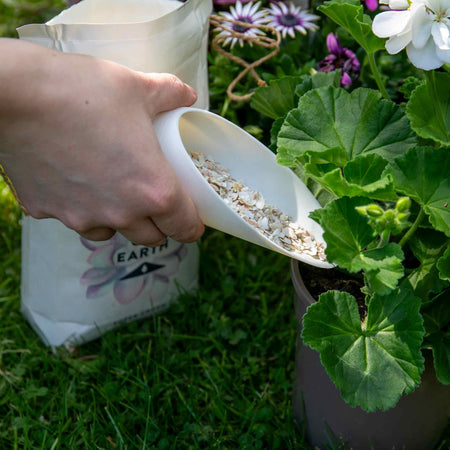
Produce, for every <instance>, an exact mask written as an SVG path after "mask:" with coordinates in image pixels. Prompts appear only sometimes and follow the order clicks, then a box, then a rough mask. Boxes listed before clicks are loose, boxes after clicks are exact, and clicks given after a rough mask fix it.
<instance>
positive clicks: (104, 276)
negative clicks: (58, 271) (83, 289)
mask: <svg viewBox="0 0 450 450" xmlns="http://www.w3.org/2000/svg"><path fill="white" fill-rule="evenodd" d="M119 272H120V271H119V270H117V269H116V268H115V267H112V268H108V267H106V268H97V267H93V268H92V269H89V270H86V272H84V273H83V275H82V276H81V278H80V283H81V284H82V285H88V284H92V285H99V284H104V283H107V282H108V281H111V280H112V279H113V278H114V277H116V276H117V274H118V273H119Z"/></svg>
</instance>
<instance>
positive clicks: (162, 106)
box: [141, 73, 197, 117]
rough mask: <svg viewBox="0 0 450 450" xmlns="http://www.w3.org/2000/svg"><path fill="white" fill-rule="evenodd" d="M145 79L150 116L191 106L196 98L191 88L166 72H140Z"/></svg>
mask: <svg viewBox="0 0 450 450" xmlns="http://www.w3.org/2000/svg"><path fill="white" fill-rule="evenodd" d="M141 76H142V77H144V80H145V89H146V94H147V105H148V111H149V113H150V115H151V116H152V117H154V116H155V115H156V114H158V113H160V112H163V111H170V110H172V109H175V108H180V107H182V106H191V105H192V104H193V103H195V101H196V100H197V94H196V92H195V90H194V89H193V88H191V87H190V86H188V85H187V84H185V83H183V82H182V81H181V80H180V79H179V78H178V77H176V76H175V75H171V74H168V73H151V74H141Z"/></svg>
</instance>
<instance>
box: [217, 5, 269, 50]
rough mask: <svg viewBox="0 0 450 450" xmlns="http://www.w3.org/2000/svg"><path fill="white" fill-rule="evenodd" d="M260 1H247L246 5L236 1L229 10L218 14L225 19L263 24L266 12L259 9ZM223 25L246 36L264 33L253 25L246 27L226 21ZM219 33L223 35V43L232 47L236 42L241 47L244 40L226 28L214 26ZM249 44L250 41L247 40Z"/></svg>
mask: <svg viewBox="0 0 450 450" xmlns="http://www.w3.org/2000/svg"><path fill="white" fill-rule="evenodd" d="M260 5H261V3H260V2H258V3H255V4H253V2H249V3H247V4H246V5H244V6H243V5H242V3H241V2H240V1H238V2H236V5H235V6H231V8H230V12H220V13H219V14H220V15H221V16H223V17H225V18H227V19H230V20H237V21H239V22H244V23H248V24H251V25H264V23H265V21H264V16H265V15H266V14H267V11H266V10H260V9H259V7H260ZM224 25H225V26H226V27H227V28H229V29H230V30H233V31H237V32H238V33H241V34H245V35H246V36H253V37H256V36H261V35H264V34H265V33H264V32H263V31H262V30H260V29H258V28H254V27H246V26H243V25H238V24H235V23H231V22H230V23H227V22H225V23H224ZM219 30H220V33H219V34H218V36H221V37H224V38H225V39H224V41H223V45H228V44H230V45H231V48H233V47H234V46H235V45H236V43H237V42H239V44H240V45H241V47H242V46H243V45H244V40H243V39H239V38H238V37H236V36H233V35H232V33H231V32H230V31H228V30H222V29H221V28H216V31H219ZM249 43H250V45H251V42H249Z"/></svg>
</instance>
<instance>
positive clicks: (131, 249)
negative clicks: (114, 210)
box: [80, 233, 187, 305]
mask: <svg viewBox="0 0 450 450" xmlns="http://www.w3.org/2000/svg"><path fill="white" fill-rule="evenodd" d="M80 240H81V243H82V244H83V246H84V247H86V248H87V249H88V250H90V251H91V254H90V255H89V257H88V259H87V262H88V263H89V264H91V265H92V267H91V268H90V269H88V270H86V271H85V272H84V273H83V275H82V276H81V278H80V283H81V284H82V285H85V286H87V289H86V298H98V297H102V296H104V295H106V294H110V293H111V291H112V293H113V294H114V297H115V299H116V300H117V301H118V302H119V303H121V304H123V305H126V304H128V303H131V302H132V301H133V300H136V299H137V298H138V297H139V295H140V294H141V293H142V292H143V291H144V289H145V288H146V287H148V286H149V284H150V283H154V282H159V283H162V284H163V285H165V288H164V289H163V290H167V288H168V286H169V282H170V277H171V276H172V275H174V274H175V273H177V271H178V268H179V265H180V263H181V261H182V260H183V259H184V258H185V256H186V254H187V248H186V245H185V244H178V243H175V244H176V247H175V248H173V249H172V248H169V247H172V246H173V243H174V241H171V243H170V244H172V245H169V241H166V242H165V243H164V244H163V245H161V246H159V247H155V248H149V247H144V246H142V245H135V244H132V243H131V242H129V241H128V240H127V239H125V238H124V237H123V236H122V235H120V234H119V233H116V234H115V235H114V236H113V237H112V238H111V239H109V240H108V241H106V242H93V241H89V240H87V239H85V238H82V237H81V238H80Z"/></svg>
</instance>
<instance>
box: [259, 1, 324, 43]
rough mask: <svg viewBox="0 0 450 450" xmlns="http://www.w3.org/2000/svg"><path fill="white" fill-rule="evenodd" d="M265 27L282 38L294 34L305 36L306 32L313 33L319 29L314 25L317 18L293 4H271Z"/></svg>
mask: <svg viewBox="0 0 450 450" xmlns="http://www.w3.org/2000/svg"><path fill="white" fill-rule="evenodd" d="M267 11H268V15H267V17H266V20H267V25H269V26H271V27H274V28H276V29H277V30H278V31H279V32H280V33H281V34H282V36H283V37H286V35H287V34H289V36H291V37H295V33H301V34H306V32H307V31H308V30H310V31H315V30H317V29H318V28H319V27H318V26H317V25H316V24H315V23H314V22H315V21H316V20H318V19H319V16H316V15H314V14H310V13H308V12H306V11H302V10H301V8H300V6H295V5H294V4H293V3H289V4H288V5H286V4H285V3H283V2H280V3H272V5H270V8H269V9H268V10H267Z"/></svg>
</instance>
